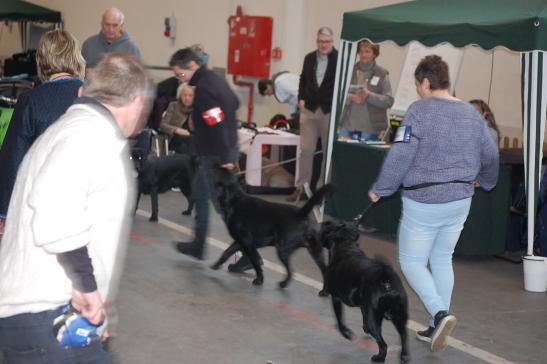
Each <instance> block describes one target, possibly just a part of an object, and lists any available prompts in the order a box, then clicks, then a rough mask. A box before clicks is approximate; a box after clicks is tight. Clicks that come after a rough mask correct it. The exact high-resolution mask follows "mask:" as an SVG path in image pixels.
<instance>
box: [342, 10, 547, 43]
mask: <svg viewBox="0 0 547 364" xmlns="http://www.w3.org/2000/svg"><path fill="white" fill-rule="evenodd" d="M546 26H547V0H417V1H410V2H406V3H401V4H396V5H390V6H383V7H379V8H375V9H368V10H363V11H355V12H348V13H345V14H344V23H343V28H342V38H343V39H345V40H353V41H355V40H359V39H362V38H365V37H366V38H369V39H371V40H372V41H374V42H382V41H385V40H392V41H394V42H396V43H397V44H399V45H404V44H407V43H408V42H410V41H412V40H417V41H419V42H420V43H422V44H424V45H426V46H434V45H436V44H439V43H443V42H450V43H451V44H452V45H454V46H456V47H464V46H466V45H468V44H478V45H479V46H481V47H482V48H484V49H492V48H494V47H496V46H504V47H507V48H509V49H511V50H514V51H532V50H537V49H543V50H547V32H546Z"/></svg>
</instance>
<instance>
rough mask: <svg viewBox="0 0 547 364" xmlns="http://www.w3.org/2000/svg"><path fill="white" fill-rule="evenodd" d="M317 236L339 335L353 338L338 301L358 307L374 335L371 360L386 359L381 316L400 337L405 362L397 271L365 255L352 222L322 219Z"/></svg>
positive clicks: (404, 302)
mask: <svg viewBox="0 0 547 364" xmlns="http://www.w3.org/2000/svg"><path fill="white" fill-rule="evenodd" d="M319 239H320V240H321V243H322V244H323V246H324V247H326V248H328V249H329V263H328V266H327V273H326V285H327V289H328V293H330V294H331V298H332V306H333V309H334V313H335V315H336V320H337V323H338V330H339V331H340V333H341V334H342V336H344V337H345V338H346V339H349V340H351V339H352V338H353V332H352V331H351V330H350V329H349V328H348V327H347V326H346V325H345V324H344V321H343V315H342V307H343V306H342V303H344V304H345V305H347V306H350V307H360V308H361V313H362V315H363V330H364V331H365V333H367V334H370V335H371V336H372V337H374V339H375V340H376V343H377V344H378V348H379V352H378V354H376V355H374V356H373V357H372V361H375V362H383V361H385V358H386V354H387V344H386V342H385V341H384V338H383V337H382V321H383V320H384V318H385V319H389V320H391V321H392V322H393V325H394V326H395V328H396V329H397V332H398V333H399V336H400V338H401V355H400V361H401V363H408V362H409V361H410V355H409V353H408V344H407V331H406V324H407V321H408V299H407V295H406V292H405V289H404V287H403V284H402V282H401V279H400V278H399V276H398V275H397V273H396V272H395V271H394V270H393V268H392V267H391V266H390V265H389V264H388V263H387V262H385V261H383V260H382V259H371V258H369V257H367V255H366V254H365V253H364V252H363V251H362V250H361V249H360V248H359V245H358V244H357V240H358V239H359V231H358V230H357V228H356V227H355V226H353V225H349V224H346V223H343V222H340V223H338V222H332V221H327V222H324V223H323V224H322V225H321V230H320V233H319Z"/></svg>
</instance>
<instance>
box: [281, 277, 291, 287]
mask: <svg viewBox="0 0 547 364" xmlns="http://www.w3.org/2000/svg"><path fill="white" fill-rule="evenodd" d="M288 285H289V280H288V279H285V280H283V281H281V282H279V288H287V286H288Z"/></svg>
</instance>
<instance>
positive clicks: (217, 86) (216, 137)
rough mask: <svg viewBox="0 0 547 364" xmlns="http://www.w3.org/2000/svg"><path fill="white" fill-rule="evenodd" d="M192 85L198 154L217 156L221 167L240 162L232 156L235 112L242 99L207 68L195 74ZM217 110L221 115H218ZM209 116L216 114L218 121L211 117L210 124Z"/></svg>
mask: <svg viewBox="0 0 547 364" xmlns="http://www.w3.org/2000/svg"><path fill="white" fill-rule="evenodd" d="M190 85H192V86H196V90H195V96H194V110H193V111H192V119H193V120H194V126H195V131H194V133H195V134H194V135H195V145H196V152H197V154H198V155H202V156H218V157H219V159H220V163H222V164H225V163H235V162H237V161H236V160H233V159H234V158H235V156H234V155H233V154H234V153H231V150H233V149H234V146H236V145H237V119H236V110H237V109H238V107H239V100H238V98H237V96H236V94H235V93H234V92H233V91H232V89H231V88H230V86H229V85H228V82H226V80H225V79H224V78H222V77H221V76H219V75H218V74H216V73H215V72H213V71H211V70H209V69H207V68H206V67H205V66H201V67H200V68H199V69H198V70H197V71H196V72H195V73H194V75H193V76H192V79H191V80H190ZM218 111H221V113H222V116H218V114H217V112H218ZM207 113H213V114H215V115H217V116H218V119H216V121H215V120H214V118H213V117H209V123H207V122H206V121H207V119H208V118H207V117H206V115H207ZM212 119H213V120H212Z"/></svg>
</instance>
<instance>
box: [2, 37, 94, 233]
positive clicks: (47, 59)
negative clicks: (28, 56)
mask: <svg viewBox="0 0 547 364" xmlns="http://www.w3.org/2000/svg"><path fill="white" fill-rule="evenodd" d="M36 63H37V66H38V77H39V78H40V80H41V81H42V82H43V84H41V85H40V86H38V87H36V88H34V89H32V90H31V91H29V92H27V93H24V94H22V95H20V96H19V98H18V100H17V104H16V105H15V111H14V112H13V116H12V119H11V121H10V126H9V128H8V132H7V134H6V137H5V139H4V144H3V145H2V148H1V149H0V171H2V174H1V177H0V234H2V233H3V230H4V220H5V219H6V216H7V213H8V206H9V201H10V198H11V193H12V190H13V185H14V183H15V177H16V176H17V171H18V170H19V165H20V164H21V162H22V161H23V158H24V157H25V155H26V153H27V151H28V150H29V149H30V147H31V146H32V143H34V141H35V140H36V139H37V138H38V137H39V136H40V135H41V134H42V133H43V132H44V130H46V129H47V128H48V127H49V126H50V125H51V124H53V123H54V122H55V121H56V120H57V119H58V118H59V117H60V116H61V115H63V114H64V113H65V111H66V110H67V109H68V107H69V106H70V105H72V102H73V101H74V100H75V99H76V97H78V90H79V88H80V87H81V86H82V84H83V83H82V79H83V78H84V74H85V61H84V59H83V58H82V55H81V52H80V44H79V43H78V41H77V40H76V38H74V37H73V36H72V35H71V34H70V33H68V32H67V31H64V30H54V31H50V32H47V33H46V34H44V35H43V36H42V38H40V42H39V44H38V49H37V52H36Z"/></svg>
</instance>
